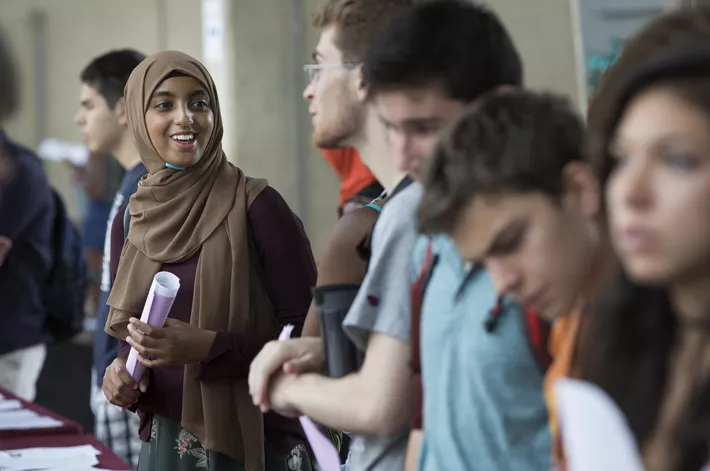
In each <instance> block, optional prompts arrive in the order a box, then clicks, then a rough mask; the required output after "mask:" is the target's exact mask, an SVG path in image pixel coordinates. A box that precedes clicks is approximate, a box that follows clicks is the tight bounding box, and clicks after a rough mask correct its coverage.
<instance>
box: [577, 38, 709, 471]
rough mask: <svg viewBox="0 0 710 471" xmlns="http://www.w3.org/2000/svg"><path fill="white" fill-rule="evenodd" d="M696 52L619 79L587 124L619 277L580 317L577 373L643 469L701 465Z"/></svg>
mask: <svg viewBox="0 0 710 471" xmlns="http://www.w3.org/2000/svg"><path fill="white" fill-rule="evenodd" d="M696 46H697V47H698V48H691V49H688V48H687V47H683V48H680V49H674V48H670V49H666V51H665V52H663V53H660V54H658V55H657V56H656V57H654V58H652V59H650V60H646V61H644V62H639V63H638V64H636V65H635V67H634V70H632V71H630V73H628V74H626V76H623V77H622V76H620V75H619V76H618V80H619V82H618V83H617V84H615V86H614V92H613V94H612V95H611V96H610V97H607V99H608V102H607V104H608V108H607V110H606V111H607V112H606V113H605V114H599V115H597V116H596V117H595V119H593V120H591V121H590V127H591V135H592V136H593V138H594V139H595V140H596V142H594V144H595V145H594V146H593V149H595V150H596V152H595V153H594V156H593V157H594V164H595V167H596V169H597V172H598V175H599V178H600V180H601V183H602V186H603V187H604V190H605V195H606V210H607V212H608V225H609V231H610V235H611V238H612V241H613V244H614V247H615V249H616V252H617V254H618V256H619V261H620V268H619V272H618V274H617V276H616V277H615V279H614V280H613V281H612V282H611V283H610V285H609V286H608V288H607V289H606V290H605V291H603V292H602V293H601V294H600V296H599V299H598V302H597V303H596V305H594V306H593V307H592V308H591V309H590V310H589V312H588V314H587V315H586V317H585V319H584V322H583V325H582V330H581V338H580V343H579V347H580V351H579V352H578V365H579V372H580V374H581V377H582V378H583V379H585V380H587V381H591V382H593V383H595V384H597V385H599V386H600V387H601V388H602V389H603V390H605V391H606V392H607V393H608V394H609V395H610V396H611V397H612V398H613V399H614V400H615V401H616V403H617V404H618V405H619V407H620V408H621V410H622V412H623V413H624V414H625V416H626V418H627V420H628V423H629V426H630V428H631V430H632V432H633V434H634V436H635V438H636V440H637V442H638V443H639V446H640V448H641V451H642V454H643V457H644V461H645V464H646V467H647V469H649V470H650V471H698V470H700V469H702V468H703V466H705V465H706V464H707V463H708V461H709V457H710V455H709V446H708V444H709V442H710V213H708V209H707V205H708V203H710V49H709V48H707V47H706V46H704V47H701V46H702V44H701V43H698V44H697V45H696Z"/></svg>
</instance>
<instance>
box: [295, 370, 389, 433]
mask: <svg viewBox="0 0 710 471" xmlns="http://www.w3.org/2000/svg"><path fill="white" fill-rule="evenodd" d="M363 383H364V381H362V377H361V376H360V374H359V373H354V374H351V375H349V376H346V377H344V378H339V379H332V378H328V377H325V376H321V375H317V374H305V375H301V376H300V377H299V378H298V380H297V381H295V382H294V383H293V384H291V385H289V388H288V393H287V395H288V400H289V403H291V404H292V405H293V407H294V408H295V409H298V410H299V411H300V412H301V413H303V414H304V415H307V416H309V417H310V418H312V419H313V420H315V421H316V422H318V423H321V424H323V425H326V426H328V427H331V428H333V429H336V430H345V431H348V432H354V433H364V434H371V435H388V434H390V433H391V430H390V429H391V425H389V424H386V423H383V422H385V421H386V418H385V420H383V417H381V416H380V417H378V415H379V412H378V410H379V409H380V407H379V404H378V403H377V401H382V400H384V398H379V399H378V398H377V395H376V391H373V388H371V387H370V388H366V387H364V386H365V385H364V384H363Z"/></svg>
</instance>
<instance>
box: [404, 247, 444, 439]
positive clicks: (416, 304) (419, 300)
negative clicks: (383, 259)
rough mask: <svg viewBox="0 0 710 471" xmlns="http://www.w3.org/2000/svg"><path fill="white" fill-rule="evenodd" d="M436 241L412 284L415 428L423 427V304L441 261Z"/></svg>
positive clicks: (428, 251)
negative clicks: (435, 249)
mask: <svg viewBox="0 0 710 471" xmlns="http://www.w3.org/2000/svg"><path fill="white" fill-rule="evenodd" d="M433 252H434V243H433V241H432V240H431V239H429V242H428V244H427V248H426V254H425V255H424V262H423V263H422V266H421V268H420V269H419V275H418V276H417V279H416V281H415V282H414V283H413V284H412V289H411V301H412V319H411V320H412V327H411V339H410V342H411V343H410V345H411V363H410V365H411V368H412V398H413V399H412V407H413V411H412V412H413V420H414V423H413V424H412V426H413V427H414V428H415V429H421V428H423V413H422V411H423V388H422V364H421V354H420V345H419V342H420V338H421V318H422V305H423V303H424V294H425V292H426V288H427V285H428V284H429V280H431V277H432V275H433V273H434V268H436V264H437V262H438V261H439V259H438V257H437V256H436V255H434V253H433Z"/></svg>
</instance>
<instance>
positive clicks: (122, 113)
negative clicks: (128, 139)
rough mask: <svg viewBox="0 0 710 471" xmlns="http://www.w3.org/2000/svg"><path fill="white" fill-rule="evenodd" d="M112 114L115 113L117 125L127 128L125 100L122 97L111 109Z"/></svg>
mask: <svg viewBox="0 0 710 471" xmlns="http://www.w3.org/2000/svg"><path fill="white" fill-rule="evenodd" d="M113 112H114V113H116V118H118V124H120V125H121V126H128V117H127V116H126V99H125V98H124V97H121V98H119V99H118V101H117V102H116V106H114V107H113Z"/></svg>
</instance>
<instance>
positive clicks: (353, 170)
mask: <svg viewBox="0 0 710 471" xmlns="http://www.w3.org/2000/svg"><path fill="white" fill-rule="evenodd" d="M321 152H322V153H323V157H324V158H325V160H326V161H327V162H328V163H329V164H330V166H331V167H333V170H335V173H337V174H338V177H339V178H340V182H341V183H340V202H339V203H338V205H339V206H342V205H344V204H345V202H347V200H349V199H350V198H352V197H353V196H355V195H356V194H357V192H358V191H360V190H362V189H363V188H365V187H367V186H368V185H371V184H373V183H375V182H376V181H377V179H376V178H375V176H374V175H373V174H372V172H371V171H370V169H369V168H367V166H366V165H365V164H364V163H362V160H360V155H359V154H358V152H357V151H356V150H355V149H352V148H347V149H321Z"/></svg>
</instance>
